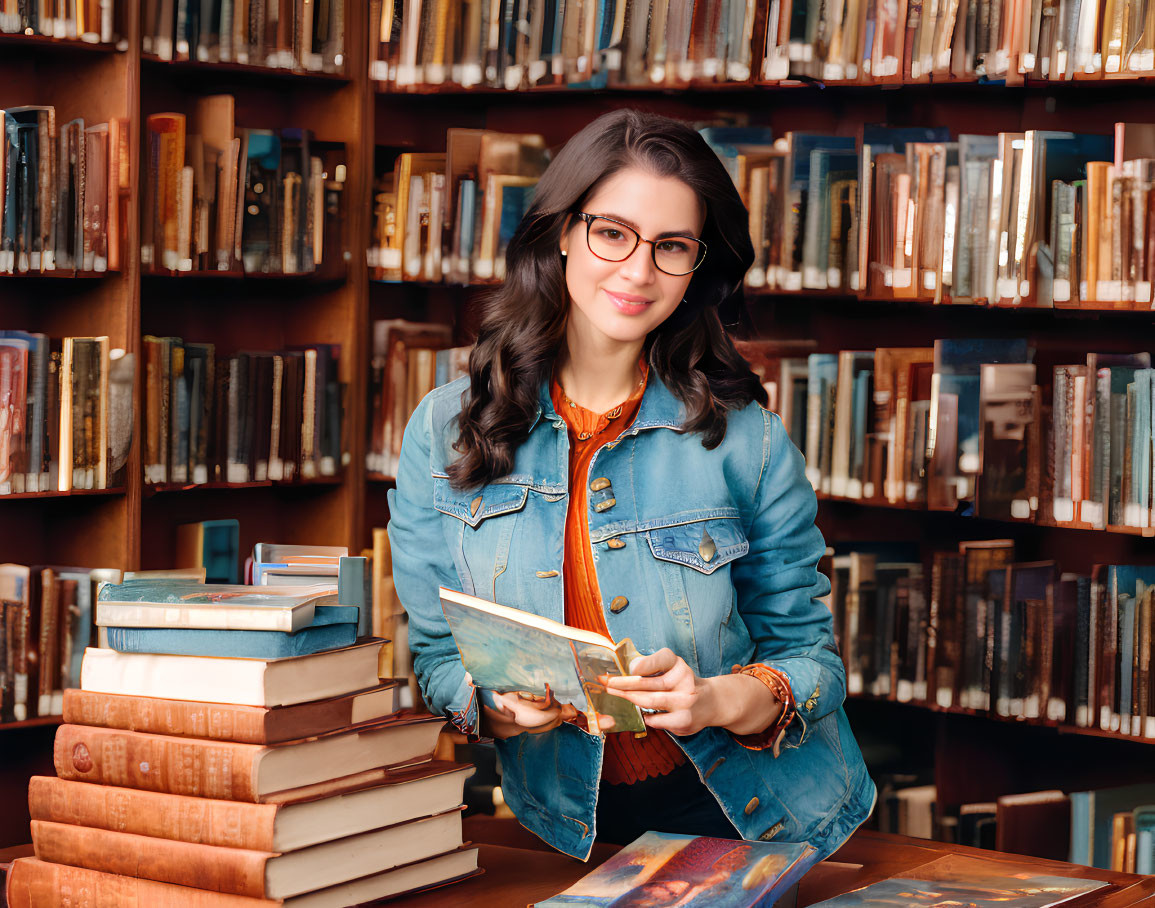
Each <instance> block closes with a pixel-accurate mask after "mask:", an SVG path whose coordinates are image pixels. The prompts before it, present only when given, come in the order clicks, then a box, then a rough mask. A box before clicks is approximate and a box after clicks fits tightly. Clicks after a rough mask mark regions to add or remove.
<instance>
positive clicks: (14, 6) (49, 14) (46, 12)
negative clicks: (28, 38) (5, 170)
mask: <svg viewBox="0 0 1155 908" xmlns="http://www.w3.org/2000/svg"><path fill="white" fill-rule="evenodd" d="M126 5H127V4H124V3H121V2H119V0H98V2H91V0H90V2H88V3H77V4H73V5H66V4H55V3H20V2H18V0H2V2H0V34H5V35H40V36H42V37H45V38H64V39H72V40H79V41H83V42H84V43H86V44H113V43H114V42H116V40H117V38H118V37H119V36H121V35H124V34H127V32H126V30H125V28H124V21H123V20H124V15H125V11H124V7H125V6H126ZM0 172H2V169H0Z"/></svg>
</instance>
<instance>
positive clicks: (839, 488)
mask: <svg viewBox="0 0 1155 908" xmlns="http://www.w3.org/2000/svg"><path fill="white" fill-rule="evenodd" d="M847 484H848V483H847V479H846V477H845V476H837V477H832V478H831V480H830V494H831V495H835V496H837V497H838V498H845V497H846V487H847Z"/></svg>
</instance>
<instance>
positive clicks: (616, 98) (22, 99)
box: [0, 0, 1155, 846]
mask: <svg viewBox="0 0 1155 908" xmlns="http://www.w3.org/2000/svg"><path fill="white" fill-rule="evenodd" d="M116 2H117V3H118V4H120V5H121V8H123V10H124V12H125V15H124V21H125V22H126V23H128V29H127V31H128V33H127V34H126V35H125V36H123V40H122V41H121V42H120V43H119V44H118V45H115V46H113V45H93V44H88V43H85V42H82V41H67V40H59V39H50V38H42V37H36V36H34V37H28V36H22V35H0V108H4V107H7V106H13V105H17V104H37V103H44V104H53V105H55V106H56V107H57V111H58V118H69V117H72V116H78V115H83V116H85V117H86V118H88V119H89V120H92V121H94V122H98V121H100V120H104V119H108V118H110V117H126V118H127V119H128V121H129V123H130V125H131V143H130V147H131V148H132V150H133V152H132V154H133V160H132V162H131V167H132V173H133V189H132V195H131V198H130V200H129V207H128V210H129V216H128V222H127V224H126V230H127V242H126V245H125V252H126V255H125V256H124V263H123V266H122V268H121V270H120V271H118V272H109V273H105V274H99V275H98V274H90V273H73V274H63V273H55V274H51V275H37V276H11V277H10V276H7V275H4V276H0V327H5V328H8V327H11V328H23V329H26V330H32V331H43V332H45V333H47V334H49V335H51V336H53V337H59V336H64V335H90V334H108V335H109V336H110V337H111V339H112V344H113V346H115V347H120V348H122V349H124V350H126V351H129V352H132V353H135V354H136V355H137V370H136V371H137V384H136V391H137V394H136V399H137V405H136V411H137V412H136V420H135V425H136V442H135V443H134V445H133V448H132V453H131V455H130V460H129V466H128V470H127V479H126V482H125V485H124V487H123V488H118V489H107V490H99V491H95V492H74V493H71V494H57V493H35V494H25V495H10V496H4V497H0V515H2V516H0V561H14V562H19V563H24V564H41V563H57V564H65V563H67V564H79V565H86V566H90V567H104V566H109V567H119V568H123V569H147V568H166V567H172V566H174V565H173V558H174V551H175V532H176V526H177V525H178V524H180V523H184V522H189V521H196V520H205V519H213V518H229V517H235V518H237V519H238V520H239V521H240V526H241V548H242V551H244V550H247V549H249V548H251V546H252V544H253V543H255V542H257V541H269V540H276V541H280V542H288V543H314V544H326V543H327V544H334V543H337V544H346V545H348V546H349V547H350V549H351V550H353V551H354V552H359V551H360V550H361V549H363V548H366V547H368V546H370V544H371V533H372V529H373V528H374V527H379V526H383V525H384V524H385V523H386V521H387V519H388V506H387V493H388V490H389V488H391V487H392V483H393V481H392V479H391V478H390V477H388V476H384V475H380V474H374V473H368V472H367V470H366V468H365V451H366V417H367V384H368V371H369V355H370V343H371V337H370V333H371V332H370V327H371V324H372V322H373V321H375V320H377V319H382V318H393V317H404V318H409V319H413V320H432V321H442V322H448V323H451V324H453V325H454V333H455V338H456V339H457V340H458V341H460V342H466V341H468V339H470V338H471V337H472V334H473V332H474V331H475V329H476V325H477V318H478V311H479V303H480V300H481V299H482V298H483V296H484V293H485V291H486V289H487V287H486V286H484V285H477V286H465V287H460V286H455V285H447V284H409V283H393V282H384V281H376V280H370V272H369V269H368V268H367V266H366V264H365V250H366V248H367V246H368V243H369V237H370V220H371V205H372V203H371V199H372V187H373V177H374V166H375V164H380V162H381V161H386V162H387V161H388V160H389V159H390V155H395V154H396V153H398V152H400V151H402V150H414V151H425V150H429V151H439V150H442V149H444V143H445V131H446V129H447V128H449V127H487V128H492V129H496V130H504V131H534V132H540V133H542V134H543V135H544V136H545V138H546V140H547V142H549V143H550V144H552V145H555V146H556V145H559V144H561V143H562V142H564V141H565V140H566V139H568V138H569V137H570V136H571V135H572V134H573V133H575V132H576V131H577V130H578V129H580V128H581V127H582V126H584V125H585V124H586V123H587V122H589V121H590V120H592V119H593V118H594V117H596V116H598V115H599V114H601V113H604V112H606V111H608V110H611V109H614V108H618V107H622V106H636V107H642V108H645V109H648V110H652V111H656V112H659V113H663V114H667V115H670V116H676V117H682V118H686V119H690V120H708V119H711V118H713V117H715V116H716V114H717V113H718V112H731V111H732V112H736V113H739V114H743V115H745V116H746V117H748V119H749V120H750V122H752V123H755V124H764V125H768V126H770V127H772V129H773V130H774V134H775V135H782V134H783V133H785V132H786V131H788V130H814V131H822V132H828V133H834V134H840V135H856V134H857V132H858V131H859V129H860V128H861V126H862V125H864V124H873V123H885V124H889V125H894V126H907V125H910V126H915V125H926V124H945V125H947V126H949V127H950V129H951V131H952V133H955V134H957V133H963V132H976V133H985V134H993V133H996V132H999V131H1021V130H1023V129H1034V128H1038V129H1047V128H1050V129H1059V128H1066V127H1071V128H1077V129H1079V130H1080V131H1085V132H1090V131H1109V130H1110V128H1111V126H1112V124H1113V123H1114V122H1115V121H1116V120H1129V121H1132V122H1135V121H1142V120H1155V95H1152V93H1151V86H1150V84H1149V83H1150V81H1151V80H1150V78H1148V77H1140V78H1135V77H1125V78H1122V79H1116V78H1090V79H1075V80H1073V81H1070V82H1063V83H1056V82H1044V83H1039V82H1036V81H1033V80H1030V79H1027V80H1024V82H1023V84H1021V85H1013V86H996V85H990V84H981V83H977V82H954V81H948V82H935V83H927V82H918V83H910V84H902V83H901V82H891V83H888V84H886V85H849V84H847V85H839V84H830V85H820V84H819V85H816V84H802V83H789V84H756V83H744V84H708V85H707V84H690V85H687V86H685V87H677V88H675V87H669V86H661V87H657V88H654V89H644V88H642V89H639V88H633V87H631V88H612V89H606V90H599V91H585V90H575V89H568V88H551V89H541V90H533V91H529V92H509V91H505V90H501V89H476V90H471V91H462V90H460V89H455V88H453V87H443V88H437V89H419V90H414V91H391V90H387V89H386V88H385V87H383V86H382V85H380V84H379V83H376V82H373V81H371V80H370V79H369V78H368V55H369V47H368V35H367V34H366V33H365V31H366V30H365V29H364V28H363V27H362V26H361V25H360V23H365V22H367V21H368V16H369V5H370V0H345V2H346V22H347V23H349V27H348V29H347V46H346V49H345V50H346V54H345V72H344V73H343V74H341V75H332V74H325V73H300V72H293V71H289V70H279V69H268V68H264V67H258V66H247V65H239V64H211V63H201V62H183V63H166V62H161V61H159V60H155V59H151V58H149V57H147V56H145V55H143V54H142V53H141V51H140V27H141V26H140V2H139V0H116ZM215 93H230V94H232V95H234V96H235V98H236V123H237V125H238V126H239V127H258V128H276V127H284V126H300V127H305V128H308V129H311V130H312V131H313V133H314V135H315V137H316V139H317V140H318V141H319V142H324V143H340V144H342V145H343V146H344V148H345V155H346V157H345V161H346V170H347V180H346V188H345V198H344V205H345V210H344V218H345V223H344V246H345V249H346V250H347V258H346V260H345V262H344V263H343V266H342V267H341V268H340V269H338V270H339V272H340V273H338V274H330V273H325V274H319V275H301V276H281V275H273V276H265V275H244V274H240V273H237V272H212V273H196V274H190V273H156V272H145V271H144V270H143V269H142V267H141V263H140V257H139V249H140V236H141V229H140V228H141V214H140V209H141V205H142V201H143V199H142V192H141V186H142V182H141V181H142V167H141V164H142V161H143V148H144V145H143V142H144V135H143V132H144V130H143V124H144V122H145V118H146V117H147V116H148V115H149V114H151V113H156V112H160V111H170V110H173V111H184V112H188V111H190V110H191V109H192V107H193V105H194V102H195V99H196V98H197V97H198V96H202V95H208V94H215ZM749 301H750V309H751V314H752V318H753V321H754V325H755V327H756V328H757V330H758V333H759V335H760V336H768V337H781V338H809V339H813V340H815V341H816V342H817V344H818V349H819V350H822V351H836V350H839V349H843V348H847V347H850V346H854V347H871V348H873V347H875V346H882V345H905V344H926V343H928V342H930V341H933V340H934V339H935V338H937V337H952V336H955V337H960V336H961V337H965V336H984V337H995V336H1017V335H1025V336H1029V337H1031V338H1032V339H1033V340H1034V341H1035V342H1036V344H1038V345H1039V347H1040V349H1047V350H1058V349H1067V350H1072V351H1078V350H1083V351H1085V350H1089V349H1096V350H1105V351H1109V350H1131V349H1148V350H1155V318H1152V316H1151V314H1150V313H1144V312H1135V311H1121V310H1118V309H1115V308H1113V307H1108V306H1107V304H1103V305H1104V311H1092V310H1088V309H1075V310H1071V309H1033V308H1018V309H1011V308H1002V307H990V306H983V305H969V304H951V305H938V306H936V305H933V304H932V303H931V302H929V301H905V300H898V301H894V300H880V299H876V298H872V297H869V296H866V295H864V294H854V293H846V292H835V291H831V292H825V291H812V292H800V293H784V292H781V291H769V290H757V291H752V292H750V293H749ZM988 310H991V311H988ZM144 334H153V335H175V336H179V337H182V338H184V339H186V340H188V341H203V342H211V343H214V344H216V345H217V346H218V349H219V350H220V351H222V352H226V353H227V352H232V351H236V350H241V349H276V348H279V347H281V346H285V345H290V344H303V343H313V342H325V343H333V344H340V345H341V366H340V368H341V379H342V381H343V382H345V383H346V386H347V396H346V400H345V427H344V438H345V441H344V450H345V452H346V455H347V458H346V462H345V463H344V464H342V465H341V466H340V468H339V474H338V475H337V476H336V477H331V478H329V477H326V478H322V479H317V480H312V481H298V482H287V483H272V482H251V483H240V484H236V483H212V484H208V485H200V486H192V485H187V484H181V485H176V484H170V485H163V486H152V485H147V484H145V483H144V481H143V475H142V464H141V444H140V443H139V442H140V437H141V428H140V427H141V412H140V409H141V403H140V401H141V400H142V399H143V387H144V382H143V371H144V369H143V363H142V361H141V352H142V342H141V337H142V335H144ZM819 525H820V527H821V529H822V530H823V532H824V534H825V535H826V537H827V540H828V541H829V542H832V543H834V542H839V543H841V542H853V541H855V540H861V539H865V538H870V539H892V540H912V539H914V540H920V541H921V542H922V543H923V545H924V547H925V549H926V550H928V551H929V550H930V549H931V548H933V547H934V546H936V545H937V546H939V547H941V546H943V545H949V544H951V543H952V542H953V543H957V541H958V540H959V539H960V538H995V537H1012V538H1014V539H1015V541H1016V545H1017V546H1019V547H1020V548H1021V552H1022V557H1026V558H1035V557H1054V558H1056V559H1057V560H1059V561H1060V563H1061V564H1062V565H1063V566H1064V568H1065V569H1068V570H1086V569H1087V568H1089V566H1090V564H1092V563H1095V562H1106V561H1111V560H1118V561H1148V562H1149V561H1150V560H1151V559H1152V551H1151V544H1150V541H1149V539H1148V538H1146V537H1147V536H1150V535H1151V533H1150V532H1142V531H1139V532H1130V531H1128V532H1110V531H1089V530H1084V529H1075V528H1066V527H1048V526H1042V525H1035V524H1030V523H1014V524H1011V523H998V522H994V521H988V520H981V519H977V518H964V517H961V516H958V515H956V514H953V513H948V512H933V511H925V510H922V509H919V508H907V507H892V506H879V505H878V504H877V503H874V502H861V501H850V500H837V499H824V500H822V502H821V503H820V508H819ZM848 708H849V709H850V710H851V713H852V716H853V717H854V718H855V719H856V721H857V722H859V723H861V724H862V727H863V728H866V727H868V726H873V725H875V724H877V727H878V728H880V729H887V728H892V727H895V726H899V725H904V726H909V727H910V729H912V730H913V731H912V732H911V733H912V734H915V735H916V736H922V737H923V738H924V739H926V740H929V741H930V743H931V745H932V746H931V747H930V751H931V752H932V754H936V755H938V756H939V757H942V758H945V756H946V755H947V754H949V753H953V752H955V751H956V750H960V749H961V750H963V751H965V752H966V753H971V752H972V751H974V750H977V749H978V745H977V744H975V745H973V746H971V747H970V748H969V749H966V748H961V745H960V742H961V741H962V740H964V739H965V738H966V736H967V735H968V734H970V733H971V732H970V729H973V728H982V729H988V728H989V727H990V726H998V728H999V731H998V732H997V734H998V736H999V740H1000V741H1010V742H1011V745H1008V746H1012V745H1013V747H1014V748H1017V750H1016V753H1017V754H1018V757H1017V758H1016V759H1018V760H1019V763H1016V767H1018V766H1019V765H1020V763H1021V764H1022V765H1024V766H1025V765H1026V764H1027V763H1028V762H1029V760H1030V759H1032V758H1034V759H1044V758H1045V755H1046V747H1048V746H1049V745H1048V744H1047V743H1045V742H1047V741H1051V740H1052V739H1051V737H1047V738H1045V739H1043V738H1040V737H1039V735H1042V734H1046V735H1050V736H1055V737H1059V738H1064V739H1066V738H1076V739H1078V741H1079V742H1080V745H1079V746H1080V747H1081V748H1084V750H1080V752H1079V755H1080V757H1081V758H1083V757H1085V756H1086V754H1091V755H1092V756H1094V751H1095V748H1097V747H1102V748H1106V750H1104V751H1103V752H1102V753H1103V759H1104V760H1106V759H1108V757H1111V758H1113V756H1114V754H1115V750H1114V749H1113V748H1115V746H1116V744H1119V742H1117V741H1105V740H1101V738H1102V737H1104V736H1103V735H1099V734H1093V733H1090V730H1086V729H1078V730H1075V731H1076V734H1073V735H1067V734H1065V732H1066V731H1067V729H1051V728H1043V729H1034V728H1029V727H1027V726H1026V724H1025V723H1018V722H1015V723H1012V722H996V721H993V720H990V719H988V718H987V717H979V716H970V715H956V714H940V713H938V712H936V711H934V710H928V709H923V708H916V707H914V706H911V705H909V704H892V703H881V704H880V703H873V702H857V701H856V702H852V703H851V704H850V706H849V707H848ZM883 714H885V715H883ZM34 723H35V724H33V723H23V724H20V725H19V727H18V726H15V725H12V726H0V740H2V743H0V796H2V797H4V798H6V799H7V800H8V802H11V803H13V804H15V803H16V802H17V801H19V800H20V798H21V797H22V794H21V792H20V791H19V788H20V785H21V784H22V783H21V782H20V779H21V778H23V779H24V780H25V781H26V778H27V774H31V772H32V771H46V770H47V771H50V764H51V760H50V746H51V735H52V730H53V720H52V719H51V718H49V719H47V720H45V721H44V722H43V723H41V722H40V721H39V720H34ZM983 733H984V734H985V733H986V731H984V732H983ZM927 736H929V738H928V737H927ZM1020 736H1021V737H1020ZM1106 737H1115V738H1117V737H1119V736H1106ZM1040 741H1043V742H1044V743H1042V744H1040V743H1039V742H1040ZM924 743H925V742H924ZM1134 743H1135V739H1132V738H1124V741H1123V742H1122V743H1121V744H1119V746H1122V747H1129V748H1132V750H1135V751H1139V752H1141V753H1142V754H1143V756H1144V757H1146V758H1147V759H1149V753H1148V752H1147V751H1143V750H1142V749H1141V748H1135V747H1134ZM1144 743H1147V742H1144ZM45 754H47V755H48V760H47V763H45V759H44V758H45ZM1136 763H1138V760H1136ZM943 765H944V766H946V765H954V764H949V763H947V762H944V763H943ZM1064 768H1065V772H1066V775H1065V776H1063V778H1065V779H1067V780H1068V781H1070V782H1071V784H1072V785H1075V786H1076V787H1077V786H1078V785H1079V784H1083V783H1084V782H1086V784H1092V774H1091V773H1088V772H1087V771H1086V770H1085V768H1084V767H1081V766H1079V765H1077V764H1075V763H1074V762H1072V763H1071V764H1069V765H1065V767H1064ZM1015 771H1016V772H1019V769H1016V770H1015ZM995 776H996V777H997V778H999V780H1000V784H1001V783H1002V782H1006V783H1007V784H1017V783H1016V782H1015V781H1013V780H1012V781H1009V782H1007V781H1006V780H1007V778H1008V777H1009V774H1007V773H1004V774H1002V775H1001V776H1000V775H998V774H995ZM1021 778H1027V774H1026V773H1025V770H1024V771H1023V773H1022V774H1021V775H1018V776H1015V779H1021ZM1005 790H1008V791H1009V790H1012V789H1010V788H1007V789H1005ZM972 793H973V792H969V791H968V792H966V793H965V795H966V796H967V797H970V795H971V794H972ZM951 797H952V798H954V797H956V794H952V795H951ZM957 797H959V798H961V797H963V794H962V793H959V794H957ZM949 803H961V801H959V800H953V801H950V802H949ZM0 813H3V812H0ZM24 823H25V825H24V826H23V827H21V826H20V821H19V818H18V817H17V818H16V819H14V820H13V822H12V823H7V824H4V823H0V846H3V845H5V844H15V843H19V842H21V841H26V832H27V827H26V818H25V821H24ZM21 829H23V833H22V832H21Z"/></svg>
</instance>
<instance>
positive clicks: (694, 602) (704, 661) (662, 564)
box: [646, 517, 750, 675]
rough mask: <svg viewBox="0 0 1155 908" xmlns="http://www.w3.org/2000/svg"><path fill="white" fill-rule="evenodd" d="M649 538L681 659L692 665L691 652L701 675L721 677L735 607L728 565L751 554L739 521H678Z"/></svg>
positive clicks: (663, 527) (649, 533)
mask: <svg viewBox="0 0 1155 908" xmlns="http://www.w3.org/2000/svg"><path fill="white" fill-rule="evenodd" d="M646 539H647V541H648V543H649V546H650V552H651V554H652V555H653V556H654V558H655V559H656V560H657V568H658V576H659V577H660V578H661V581H662V589H663V592H664V594H665V598H666V607H667V610H668V611H669V613H670V617H671V618H672V619H673V626H674V634H675V639H677V640H678V641H679V642H680V644H681V647H680V650H679V651H680V652H681V655H683V657H685V658H687V660H688V661H689V656H688V655H687V653H688V654H690V655H692V657H693V661H692V662H691V665H692V666H693V667H694V668H695V670H696V671H697V672H698V673H699V674H702V675H714V674H718V673H719V672H720V671H721V670H722V666H721V653H722V652H723V650H725V649H728V648H729V647H727V646H725V642H726V641H724V640H723V637H724V636H725V634H726V633H727V632H728V625H729V621H730V613H731V611H732V610H733V607H734V585H733V583H732V582H731V580H730V569H729V567H728V565H730V564H731V563H732V562H733V561H734V560H735V559H737V558H741V557H742V556H743V555H745V554H746V553H747V552H749V551H750V543H749V541H747V539H746V534H745V533H744V532H743V530H742V524H741V522H740V521H739V520H738V519H737V518H733V517H711V518H707V519H703V520H691V521H687V522H679V523H677V524H673V525H670V526H660V527H654V528H652V529H650V530H648V531H647V532H646ZM742 632H743V633H744V631H742ZM728 667H729V666H725V668H728Z"/></svg>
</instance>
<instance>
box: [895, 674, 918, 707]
mask: <svg viewBox="0 0 1155 908" xmlns="http://www.w3.org/2000/svg"><path fill="white" fill-rule="evenodd" d="M894 696H895V699H896V700H898V702H899V703H909V702H910V701H911V699H912V698H913V697H914V685H913V684H911V683H910V682H909V681H904V680H903V679H901V678H900V679H899V680H898V684H897V685H896V686H895V689H894Z"/></svg>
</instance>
